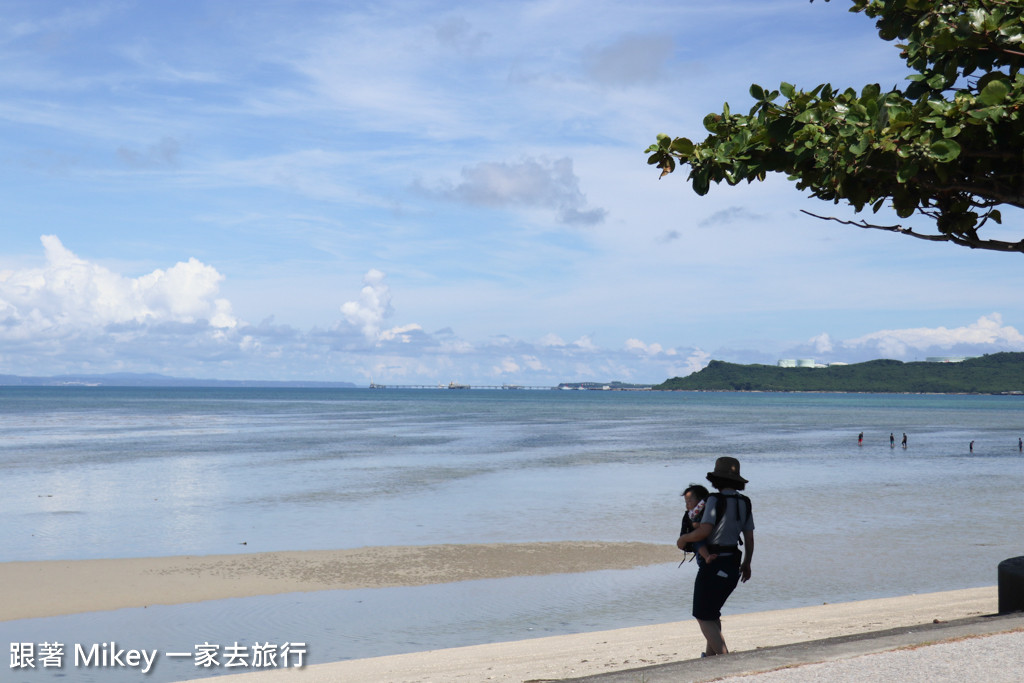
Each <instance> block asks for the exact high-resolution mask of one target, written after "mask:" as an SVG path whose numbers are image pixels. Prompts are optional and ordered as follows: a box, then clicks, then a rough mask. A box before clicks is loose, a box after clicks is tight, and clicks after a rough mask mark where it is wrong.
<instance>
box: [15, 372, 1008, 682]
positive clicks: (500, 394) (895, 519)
mask: <svg viewBox="0 0 1024 683" xmlns="http://www.w3.org/2000/svg"><path fill="white" fill-rule="evenodd" d="M861 433H863V435H864V436H863V442H862V443H859V442H858V436H859V435H860V434H861ZM890 434H893V435H894V438H895V445H894V446H891V445H890V439H889V436H890ZM904 434H906V435H907V447H906V448H905V449H904V448H903V447H901V441H902V438H903V435H904ZM1022 436H1024V396H961V395H955V396H954V395H910V394H906V395H904V394H884V395H883V394H819V393H814V394H803V393H702V392H650V391H540V390H525V389H520V390H476V389H473V390H447V389H419V390H416V389H297V388H288V389H285V388H272V389H262V388H113V387H86V386H73V387H0V473H2V476H3V482H4V487H3V489H4V492H3V495H2V496H0V518H2V519H3V522H4V523H3V524H2V525H0V561H5V562H10V561H26V560H81V559H91V558H124V557H160V556H172V555H209V554H225V553H252V552H264V551H277V550H316V549H335V548H359V547H365V546H385V545H426V544H440V543H512V542H527V541H572V540H599V541H644V542H649V543H664V544H667V545H669V546H670V547H671V546H674V543H675V539H676V536H677V535H678V533H679V526H680V518H681V515H682V512H683V504H682V498H681V493H682V491H683V489H684V488H685V487H686V486H687V485H688V484H690V483H700V482H703V481H705V475H706V474H707V472H709V471H710V470H711V469H712V468H713V465H714V461H715V459H716V458H717V457H719V456H722V455H731V456H735V457H737V458H738V459H739V460H740V461H741V463H742V473H743V475H744V477H746V478H747V479H749V480H750V483H749V485H748V486H747V490H746V493H747V494H748V495H749V496H750V497H751V499H752V501H753V512H754V519H755V523H756V526H757V530H756V552H755V555H754V567H753V577H752V579H751V580H750V581H749V582H748V583H746V584H741V586H740V587H739V588H738V589H737V590H736V592H735V593H734V594H733V596H732V597H731V598H730V600H729V602H728V604H727V606H726V610H725V615H726V618H728V615H729V614H737V613H744V612H756V611H764V610H773V609H783V608H790V607H800V606H808V605H816V604H821V603H835V602H843V601H850V600H861V599H868V598H881V597H891V596H898V595H906V594H911V593H927V592H933V591H945V590H954V589H961V588H970V587H977V586H990V585H995V584H996V581H997V565H998V563H999V562H1000V561H1002V560H1004V559H1007V558H1010V557H1015V556H1019V555H1024V525H1021V524H1020V516H1021V511H1022V510H1024V495H1022V492H1024V454H1022V453H1021V452H1020V450H1019V447H1018V443H1019V442H1018V439H1020V438H1021V437H1022ZM971 442H973V452H971V451H970V446H969V444H971ZM680 559H682V556H681V554H680ZM695 571H696V568H695V566H694V565H693V564H690V563H688V564H684V565H682V566H677V563H675V562H671V563H666V564H662V565H655V566H652V567H644V568H638V569H632V570H616V571H607V570H600V571H592V572H585V573H579V574H563V575H551V576H538V577H520V578H507V579H491V580H478V581H466V582H461V583H451V584H443V585H435V586H423V587H409V588H380V589H366V590H348V591H323V592H315V593H289V594H284V595H277V596H261V597H254V598H240V599H231V600H216V601H210V602H203V603H193V604H185V605H176V606H148V607H146V608H135V609H120V610H113V611H106V612H93V613H87V614H79V615H71V616H64V617H52V618H44V619H23V620H14V621H2V622H0V644H4V645H3V646H4V648H5V650H6V649H9V650H10V662H9V663H10V665H11V666H10V667H7V668H6V670H5V669H4V668H0V680H12V681H28V682H30V683H31V682H33V681H51V680H75V681H86V682H88V681H121V680H124V681H128V680H146V681H154V682H160V683H162V682H164V681H179V680H187V679H193V678H200V677H207V676H209V677H215V676H218V675H223V674H230V673H239V672H242V671H246V670H251V669H246V668H239V667H234V668H228V667H226V666H224V662H223V661H221V662H219V664H218V665H210V666H202V665H199V664H197V663H196V661H195V660H190V659H187V658H182V659H177V660H174V661H172V660H170V658H167V657H161V658H160V659H159V661H158V663H157V665H156V666H154V667H153V669H152V670H151V671H149V672H148V673H147V674H145V675H144V677H143V678H141V679H140V674H139V670H138V669H131V668H129V667H117V666H109V667H102V666H96V665H95V663H96V660H93V663H92V664H91V665H90V666H87V667H86V666H75V665H74V662H73V661H72V648H73V645H74V644H85V645H89V644H96V643H103V644H107V643H111V642H114V643H116V646H112V647H111V649H114V648H115V647H116V648H137V649H148V650H154V649H155V650H158V651H159V652H160V653H165V652H178V653H181V652H185V653H187V652H189V651H193V649H194V648H197V647H198V646H199V645H201V644H204V643H205V644H208V645H217V646H219V647H220V648H221V649H222V650H223V649H225V648H228V647H231V646H234V647H241V648H246V647H249V646H251V645H252V644H254V643H255V644H259V643H263V644H268V643H270V644H273V645H275V646H281V647H284V645H285V644H289V645H290V646H291V647H293V649H294V650H302V651H303V652H302V657H303V663H304V664H306V665H312V664H320V663H325V662H331V661H340V660H345V659H353V658H362V657H373V656H379V655H390V654H398V653H404V652H413V651H422V650H431V649H438V648H447V647H456V646H463V645H473V644H481V643H493V642H501V641H509V640H520V639H524V638H533V637H540V636H550V635H559V634H569V633H578V632H584V631H594V630H604V629H614V628H622V627H630V626H639V625H645V624H655V623H665V622H673V621H683V620H686V619H689V618H690V617H689V610H690V602H691V597H692V584H693V577H694V573H695ZM83 590H88V588H87V587H83ZM2 610H3V606H2V605H0V614H2ZM53 643H59V644H62V645H63V646H64V647H65V649H66V651H65V652H64V659H63V661H62V664H61V666H60V667H57V666H56V660H55V659H54V658H53V657H51V658H50V659H49V660H48V661H47V662H46V663H47V664H51V666H43V661H42V659H41V658H40V657H39V656H37V657H36V658H35V660H34V664H35V666H33V667H30V666H27V665H26V655H27V654H28V653H29V650H28V649H26V645H33V646H34V651H35V653H36V654H37V655H38V653H40V652H42V651H43V648H42V647H41V646H42V645H43V644H51V645H52V644H53ZM7 644H9V646H8V645H7ZM681 647H683V648H685V645H681ZM693 649H694V652H695V653H696V652H697V651H699V649H700V644H699V643H698V644H694V645H693ZM51 653H52V648H51ZM236 663H238V662H236ZM294 663H295V661H294V659H293V664H294Z"/></svg>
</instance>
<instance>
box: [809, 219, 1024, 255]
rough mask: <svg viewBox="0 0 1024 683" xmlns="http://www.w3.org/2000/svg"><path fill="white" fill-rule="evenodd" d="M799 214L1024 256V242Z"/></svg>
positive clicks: (920, 238)
mask: <svg viewBox="0 0 1024 683" xmlns="http://www.w3.org/2000/svg"><path fill="white" fill-rule="evenodd" d="M800 213H805V214H807V215H808V216H811V217H812V218H817V219H820V220H823V221H835V222H836V223H841V224H842V225H852V226H854V227H857V228H864V229H869V230H884V231H886V232H895V233H898V234H900V235H908V236H910V237H916V238H917V239H919V240H928V241H929V242H952V243H953V244H956V245H958V246H961V247H968V248H970V249H986V250H988V251H1002V252H1017V253H1022V254H1024V240H1021V241H1020V242H1003V241H1001V240H983V239H976V238H970V237H966V236H964V235H945V234H944V235H927V234H924V233H920V232H914V231H913V230H912V229H911V228H905V227H903V226H902V225H875V224H873V223H868V222H867V221H863V220H861V221H846V220H842V219H841V218H835V217H834V216H819V215H818V214H816V213H811V212H810V211H806V210H804V209H800Z"/></svg>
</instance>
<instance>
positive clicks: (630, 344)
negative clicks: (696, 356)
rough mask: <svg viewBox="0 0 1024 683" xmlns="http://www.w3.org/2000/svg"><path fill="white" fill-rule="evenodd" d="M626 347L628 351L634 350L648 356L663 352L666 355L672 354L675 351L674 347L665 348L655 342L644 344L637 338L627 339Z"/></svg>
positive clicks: (674, 353)
mask: <svg viewBox="0 0 1024 683" xmlns="http://www.w3.org/2000/svg"><path fill="white" fill-rule="evenodd" d="M626 349H628V350H629V351H636V352H639V353H642V354H646V355H648V356H657V355H659V354H664V355H666V356H674V355H676V353H677V352H676V350H675V349H666V348H664V347H663V346H662V345H661V344H658V343H657V342H655V343H653V344H645V343H644V342H642V341H640V340H639V339H627V340H626Z"/></svg>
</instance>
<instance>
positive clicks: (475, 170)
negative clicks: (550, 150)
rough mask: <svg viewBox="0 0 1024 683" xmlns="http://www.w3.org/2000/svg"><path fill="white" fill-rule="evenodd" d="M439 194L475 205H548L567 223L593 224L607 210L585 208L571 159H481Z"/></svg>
mask: <svg viewBox="0 0 1024 683" xmlns="http://www.w3.org/2000/svg"><path fill="white" fill-rule="evenodd" d="M440 194H441V196H443V197H445V198H447V199H450V200H453V201H458V202H464V203H467V204H473V205H477V206H493V207H501V208H504V207H512V208H525V209H538V208H539V209H551V210H554V211H555V212H556V214H557V216H558V220H559V221H561V222H562V223H566V224H568V225H596V224H598V223H601V222H602V221H604V218H605V215H606V213H607V212H606V211H605V210H604V209H600V208H594V209H586V208H585V207H586V204H587V199H586V196H585V195H584V194H583V193H582V192H581V191H580V182H579V178H578V177H577V176H576V173H575V172H574V171H573V164H572V159H569V158H564V159H559V160H557V161H546V160H540V159H524V160H523V161H520V162H517V163H504V162H484V163H480V164H477V165H476V166H470V167H466V168H463V169H462V182H461V183H459V184H457V185H455V186H453V187H451V188H449V189H447V190H443V191H441V192H440Z"/></svg>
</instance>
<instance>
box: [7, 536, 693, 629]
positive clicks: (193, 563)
mask: <svg viewBox="0 0 1024 683" xmlns="http://www.w3.org/2000/svg"><path fill="white" fill-rule="evenodd" d="M678 559H679V551H678V550H676V548H675V547H674V546H670V545H667V544H664V545H663V544H653V543H639V542H621V543H614V542H599V541H560V542H550V543H500V544H499V543H495V544H464V545H463V544H447V545H428V546H381V547H366V548H353V549H345V550H311V551H283V552H270V553H244V554H237V555H198V556H176V557H144V558H122V559H100V560H68V561H62V560H47V561H39V562H5V563H0V605H3V607H2V609H0V621H10V620H14V619H30V618H36V617H50V616H58V615H64V614H77V613H81V612H97V611H103V610H113V609H121V608H124V607H146V606H149V605H177V604H183V603H189V602H201V601H204V600H222V599H226V598H244V597H251V596H256V595H275V594H280V593H295V592H309V591H321V590H338V589H355V588H388V587H392V586H425V585H431V584H439V583H451V582H456V581H471V580H475V579H500V578H507V577H513V576H539V575H544V574H562V573H577V572H587V571H595V570H601V569H631V568H633V567H641V566H649V565H654V564H660V563H662V562H672V561H674V560H675V561H678Z"/></svg>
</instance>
